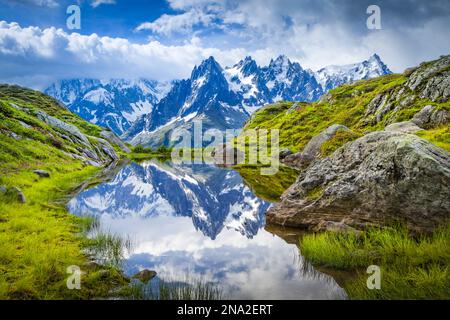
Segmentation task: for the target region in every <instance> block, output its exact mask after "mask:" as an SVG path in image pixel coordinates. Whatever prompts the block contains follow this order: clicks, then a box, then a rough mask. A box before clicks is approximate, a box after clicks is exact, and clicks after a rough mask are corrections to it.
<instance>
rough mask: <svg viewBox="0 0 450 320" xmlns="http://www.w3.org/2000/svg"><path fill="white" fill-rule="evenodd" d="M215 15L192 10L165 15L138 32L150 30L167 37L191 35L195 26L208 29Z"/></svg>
mask: <svg viewBox="0 0 450 320" xmlns="http://www.w3.org/2000/svg"><path fill="white" fill-rule="evenodd" d="M213 18H214V15H212V14H210V13H205V12H203V11H201V10H197V9H191V10H189V11H186V12H184V13H181V14H177V15H168V14H163V15H162V16H161V17H159V18H158V19H156V20H155V21H153V22H144V23H142V24H140V25H139V26H138V27H137V28H136V30H137V31H141V30H150V31H152V32H154V33H159V34H164V35H166V36H169V35H171V34H172V33H189V32H192V29H193V27H194V26H202V27H208V26H210V25H211V23H212V20H213Z"/></svg>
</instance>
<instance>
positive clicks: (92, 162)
mask: <svg viewBox="0 0 450 320" xmlns="http://www.w3.org/2000/svg"><path fill="white" fill-rule="evenodd" d="M84 163H85V164H87V165H89V166H94V167H97V168H100V167H101V166H102V165H101V164H100V163H98V162H95V161H93V160H89V159H88V160H84Z"/></svg>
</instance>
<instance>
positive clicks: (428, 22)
mask: <svg viewBox="0 0 450 320" xmlns="http://www.w3.org/2000/svg"><path fill="white" fill-rule="evenodd" d="M22 1H32V0H22ZM33 1H34V2H36V1H39V0H33ZM41 1H42V0H41ZM98 1H100V0H98ZM98 1H97V2H98ZM94 2H95V1H94ZM102 2H105V1H102ZM90 3H92V2H90ZM168 3H169V6H170V7H171V9H172V10H174V11H175V13H171V14H164V15H162V16H160V17H159V18H157V19H155V20H154V21H148V22H142V23H140V24H139V23H137V25H138V27H137V29H138V30H139V31H140V32H142V33H144V34H146V33H148V36H149V39H151V40H149V41H148V42H147V43H143V44H142V43H141V44H138V43H134V42H132V41H131V40H128V39H124V38H112V37H100V36H98V35H97V34H90V35H80V34H77V33H67V32H65V31H63V30H61V29H55V28H45V29H41V28H36V27H22V26H20V25H18V24H16V23H6V22H1V23H0V68H1V70H2V73H1V79H0V80H1V81H8V82H10V81H14V82H18V83H21V84H25V85H32V86H34V87H37V86H43V84H44V83H46V82H48V81H53V80H55V79H61V78H74V77H95V78H108V77H120V78H122V77H146V78H153V79H159V80H169V79H179V78H184V77H187V76H189V73H190V71H191V70H192V68H193V66H194V65H195V64H198V63H200V62H201V60H203V59H205V58H207V57H208V56H210V55H213V56H214V57H216V58H217V60H218V61H219V62H220V63H221V64H222V65H223V66H227V65H232V64H234V63H236V62H237V61H238V60H239V59H242V58H243V57H245V56H246V55H251V56H252V57H253V58H255V59H256V61H257V62H258V63H259V64H261V65H264V64H266V63H268V62H269V61H270V59H271V58H274V57H275V56H277V55H278V54H286V55H287V56H289V57H290V58H291V60H294V61H298V62H300V64H301V65H302V66H303V67H305V68H311V69H313V70H317V69H319V68H321V67H324V66H326V65H329V64H347V63H355V62H359V61H362V60H364V59H367V58H368V57H369V56H370V55H371V54H373V53H378V54H379V55H380V56H381V57H382V59H383V60H384V61H385V62H386V63H387V65H388V66H389V67H390V68H391V69H392V70H393V71H395V72H401V71H403V70H404V69H405V68H407V67H409V66H414V65H417V64H418V63H420V62H422V61H425V60H431V59H435V58H437V57H439V55H442V54H449V53H450V42H449V41H448V39H447V38H448V30H450V4H449V3H448V1H446V0H430V1H427V2H424V1H420V0H398V1H386V0H379V1H378V3H379V6H380V7H381V14H382V27H383V29H382V30H368V29H367V27H366V19H367V17H368V15H367V13H366V9H367V7H368V6H369V5H370V4H371V3H372V0H360V1H357V2H355V1H349V0H340V1H333V0H301V1H300V0H242V1H237V0H168ZM174 34H177V36H174ZM180 35H181V36H180ZM155 39H157V40H155Z"/></svg>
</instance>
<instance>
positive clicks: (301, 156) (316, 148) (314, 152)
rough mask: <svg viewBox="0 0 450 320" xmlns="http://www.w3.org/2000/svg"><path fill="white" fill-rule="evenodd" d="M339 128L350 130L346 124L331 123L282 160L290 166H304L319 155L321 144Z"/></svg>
mask: <svg viewBox="0 0 450 320" xmlns="http://www.w3.org/2000/svg"><path fill="white" fill-rule="evenodd" d="M339 130H345V131H350V130H349V129H348V128H347V127H346V126H343V125H340V124H333V125H332V126H330V127H328V128H327V129H326V130H324V131H322V132H321V133H320V134H318V135H317V136H315V137H313V138H312V139H311V140H310V141H309V142H308V144H307V145H306V146H305V148H304V149H303V150H302V151H300V152H298V153H295V154H292V155H289V156H287V157H286V158H284V161H283V162H284V163H285V164H287V165H289V166H292V167H296V168H300V169H302V168H305V167H306V166H308V165H309V164H310V163H311V162H312V161H313V160H315V159H317V158H318V157H319V155H320V148H321V147H322V145H323V144H324V143H325V142H327V141H328V140H330V139H331V138H333V137H334V136H335V135H336V133H337V132H338V131H339Z"/></svg>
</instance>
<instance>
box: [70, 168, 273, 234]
mask: <svg viewBox="0 0 450 320" xmlns="http://www.w3.org/2000/svg"><path fill="white" fill-rule="evenodd" d="M269 207H270V203H268V202H266V201H263V200H261V199H258V198H257V197H256V196H255V195H253V193H252V191H251V189H250V188H249V187H247V186H246V185H245V184H244V183H243V180H242V178H241V176H240V175H239V173H237V172H235V171H229V170H223V169H219V168H217V167H214V166H207V165H197V166H183V167H181V166H174V165H173V164H170V163H160V162H157V161H149V162H144V163H141V164H137V163H132V164H130V165H128V166H126V167H124V168H123V169H122V170H121V171H120V172H119V173H118V174H117V175H116V177H115V178H114V179H113V180H112V181H110V182H107V183H104V184H101V185H98V186H96V187H94V188H92V189H88V190H86V191H84V192H82V193H80V194H78V195H77V196H76V197H75V198H73V199H72V200H71V201H70V202H69V204H68V208H69V209H70V211H71V212H72V213H76V214H80V215H82V214H84V213H86V212H89V213H90V214H94V215H96V216H99V217H100V216H102V215H107V216H109V217H111V218H112V219H127V218H131V217H139V218H152V217H156V216H161V215H163V216H165V215H170V216H180V217H190V218H191V219H192V223H193V224H194V226H195V228H196V229H197V230H200V231H201V232H202V233H203V234H204V235H206V236H208V237H210V238H211V239H215V238H216V237H217V236H218V235H219V234H220V232H221V231H222V230H223V229H224V228H227V229H233V230H235V231H237V232H239V233H240V234H242V235H244V236H246V237H247V238H252V237H253V236H255V235H256V234H257V233H258V230H259V229H260V228H261V227H262V226H263V225H264V222H265V220H264V214H265V212H266V210H267V209H268V208H269Z"/></svg>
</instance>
